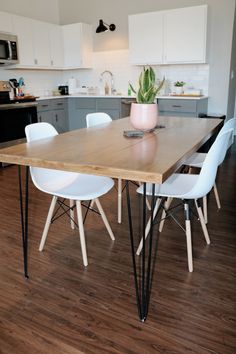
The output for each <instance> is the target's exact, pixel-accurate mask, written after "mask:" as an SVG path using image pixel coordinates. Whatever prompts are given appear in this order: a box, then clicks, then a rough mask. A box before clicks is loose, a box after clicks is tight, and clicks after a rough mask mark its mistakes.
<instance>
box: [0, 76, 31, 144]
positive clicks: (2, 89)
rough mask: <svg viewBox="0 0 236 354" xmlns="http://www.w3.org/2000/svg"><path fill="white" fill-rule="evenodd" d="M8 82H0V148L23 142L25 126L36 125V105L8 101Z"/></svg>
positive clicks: (20, 101)
mask: <svg viewBox="0 0 236 354" xmlns="http://www.w3.org/2000/svg"><path fill="white" fill-rule="evenodd" d="M10 91H11V88H10V85H9V83H8V81H0V148H2V147H6V146H11V145H15V144H19V143H22V142H25V126H26V125H28V124H31V123H36V122H37V121H38V119H37V108H36V107H37V103H36V102H35V100H34V101H32V102H27V99H26V100H24V99H21V100H17V99H12V100H11V99H10V94H9V93H10Z"/></svg>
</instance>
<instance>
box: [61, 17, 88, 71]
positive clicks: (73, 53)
mask: <svg viewBox="0 0 236 354" xmlns="http://www.w3.org/2000/svg"><path fill="white" fill-rule="evenodd" d="M63 43H64V64H65V67H66V68H81V67H83V68H89V67H91V57H92V27H91V26H90V25H86V24H82V23H73V24H70V25H65V26H63Z"/></svg>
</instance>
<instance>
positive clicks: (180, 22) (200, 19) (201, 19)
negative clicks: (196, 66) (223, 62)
mask: <svg viewBox="0 0 236 354" xmlns="http://www.w3.org/2000/svg"><path fill="white" fill-rule="evenodd" d="M206 25H207V5H203V6H194V7H186V8H181V9H175V10H170V11H166V14H165V39H164V42H165V57H164V62H165V63H167V64H171V63H173V64H174V63H205V61H206Z"/></svg>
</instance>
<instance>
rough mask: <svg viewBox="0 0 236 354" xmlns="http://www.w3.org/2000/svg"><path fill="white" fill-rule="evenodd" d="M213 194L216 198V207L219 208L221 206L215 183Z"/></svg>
mask: <svg viewBox="0 0 236 354" xmlns="http://www.w3.org/2000/svg"><path fill="white" fill-rule="evenodd" d="M214 194H215V199H216V204H217V207H218V209H220V208H221V204H220V197H219V194H218V190H217V187H216V183H215V184H214Z"/></svg>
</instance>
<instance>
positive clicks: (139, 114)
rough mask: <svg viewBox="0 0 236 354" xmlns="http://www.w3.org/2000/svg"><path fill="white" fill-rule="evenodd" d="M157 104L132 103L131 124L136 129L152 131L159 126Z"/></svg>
mask: <svg viewBox="0 0 236 354" xmlns="http://www.w3.org/2000/svg"><path fill="white" fill-rule="evenodd" d="M157 117H158V110H157V103H151V104H146V103H132V104H131V111H130V122H131V124H132V126H133V127H134V128H135V129H139V130H150V129H153V128H155V126H156V125H157Z"/></svg>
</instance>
